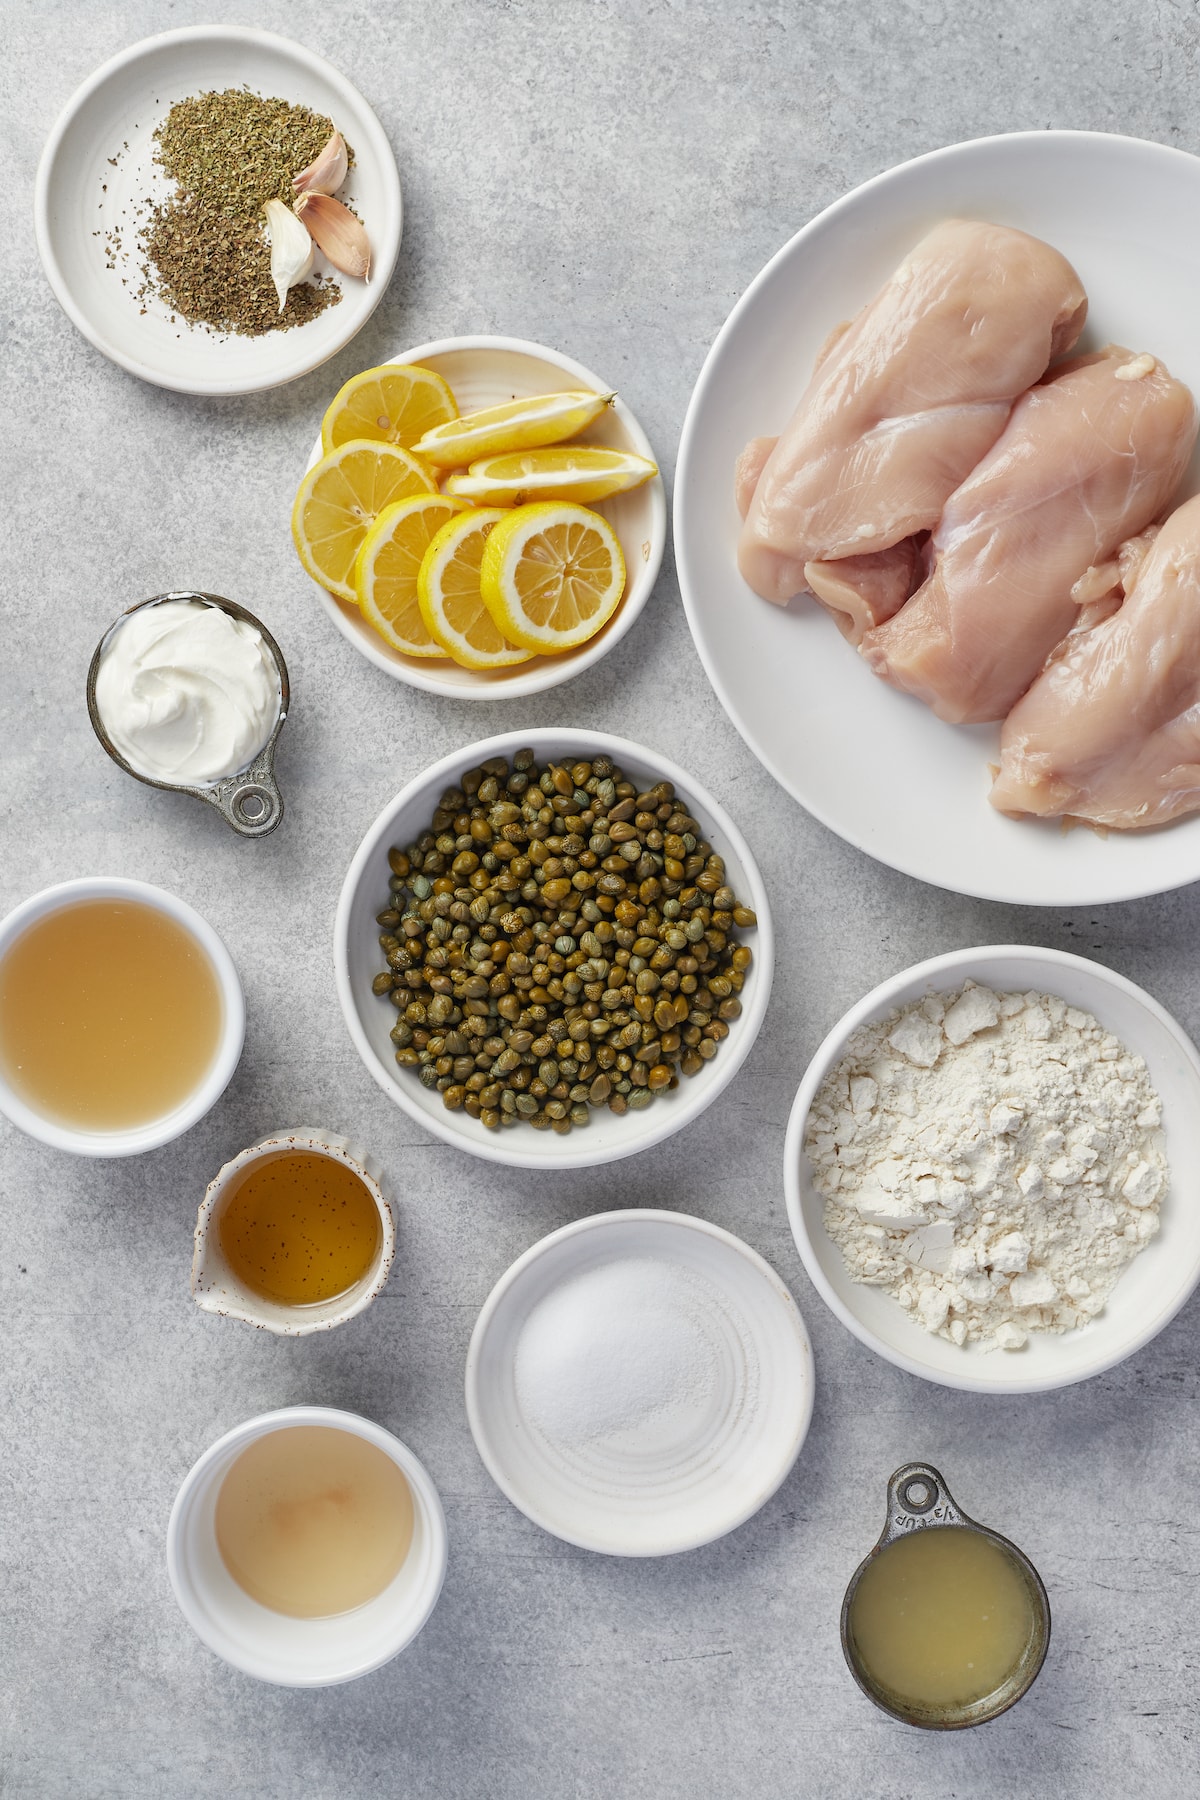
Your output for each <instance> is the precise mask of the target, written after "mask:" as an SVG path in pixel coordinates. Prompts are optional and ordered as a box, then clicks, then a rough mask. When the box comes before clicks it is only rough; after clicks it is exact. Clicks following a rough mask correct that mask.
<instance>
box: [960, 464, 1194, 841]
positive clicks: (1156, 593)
mask: <svg viewBox="0 0 1200 1800" xmlns="http://www.w3.org/2000/svg"><path fill="white" fill-rule="evenodd" d="M1138 548H1139V550H1140V552H1141V553H1142V554H1141V555H1140V556H1135V557H1133V558H1128V557H1127V558H1125V559H1124V560H1125V561H1126V575H1125V588H1126V599H1125V603H1124V605H1123V606H1122V607H1121V609H1120V611H1119V612H1117V613H1115V614H1114V615H1113V616H1112V617H1111V618H1109V619H1107V620H1106V621H1105V622H1104V623H1103V624H1100V625H1097V626H1095V627H1094V628H1093V629H1092V630H1091V631H1087V632H1081V633H1080V634H1079V635H1078V636H1077V637H1076V638H1074V639H1072V640H1069V641H1068V644H1067V647H1066V649H1065V650H1064V652H1063V654H1062V655H1061V656H1060V657H1057V658H1056V659H1055V661H1054V662H1053V663H1051V665H1050V667H1049V668H1048V669H1047V670H1046V671H1045V673H1044V674H1042V675H1040V676H1039V677H1038V679H1037V680H1036V681H1035V682H1034V684H1033V686H1032V687H1031V688H1030V690H1029V692H1028V693H1027V694H1026V695H1025V697H1024V699H1023V700H1020V701H1018V703H1017V705H1016V706H1015V707H1014V708H1013V710H1012V712H1011V713H1010V714H1009V715H1008V718H1007V719H1006V721H1005V724H1004V730H1003V732H1002V734H1001V738H1000V745H1001V753H1000V773H999V775H998V777H997V779H996V783H995V785H994V787H993V788H992V792H991V796H990V798H991V802H992V805H993V806H995V807H997V808H998V809H999V811H1001V812H1006V813H1034V814H1036V815H1038V816H1039V817H1041V818H1054V817H1057V816H1058V815H1059V814H1067V815H1069V816H1070V817H1071V818H1076V819H1087V820H1089V821H1090V822H1091V823H1092V824H1095V825H1107V826H1112V827H1115V828H1117V829H1119V830H1126V831H1128V830H1136V829H1138V828H1139V827H1145V826H1148V825H1165V824H1166V823H1167V821H1168V820H1169V819H1177V818H1178V817H1179V816H1180V814H1181V813H1189V812H1196V811H1197V810H1200V499H1197V500H1189V501H1188V502H1187V504H1186V505H1185V506H1181V507H1180V508H1179V510H1178V511H1177V512H1175V513H1172V515H1171V517H1170V518H1169V519H1168V520H1167V522H1166V524H1165V525H1164V526H1163V528H1162V530H1161V531H1160V532H1159V533H1158V535H1157V537H1156V538H1155V539H1154V541H1153V543H1152V544H1151V545H1150V547H1149V549H1148V550H1147V549H1146V546H1145V544H1144V542H1140V543H1139V546H1138Z"/></svg>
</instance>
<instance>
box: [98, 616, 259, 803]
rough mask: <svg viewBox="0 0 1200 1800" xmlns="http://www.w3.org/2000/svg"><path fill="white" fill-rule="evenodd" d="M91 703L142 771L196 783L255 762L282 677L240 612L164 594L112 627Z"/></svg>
mask: <svg viewBox="0 0 1200 1800" xmlns="http://www.w3.org/2000/svg"><path fill="white" fill-rule="evenodd" d="M96 705H97V707H98V708H99V711H100V717H101V719H102V720H103V722H104V729H105V731H107V733H108V735H109V737H110V739H111V740H112V743H113V745H114V746H115V748H116V749H117V750H119V751H120V753H121V755H122V756H123V757H124V758H125V761H126V762H127V763H129V765H130V767H131V768H134V769H136V770H137V772H138V774H139V775H148V776H149V777H150V778H151V780H153V781H172V782H179V783H181V784H187V785H189V786H196V785H201V784H203V783H205V782H209V781H218V780H220V778H221V777H222V776H223V775H234V774H236V773H237V771H238V770H239V769H244V768H245V767H246V765H247V763H250V762H253V760H254V758H255V757H256V756H257V755H258V753H259V751H260V750H261V749H262V748H263V746H264V744H265V743H266V741H267V739H268V738H269V737H270V735H271V732H272V731H273V730H274V727H275V720H276V717H277V716H278V712H279V676H278V672H277V670H276V667H275V663H274V660H273V658H272V656H271V654H270V652H269V651H268V649H267V647H266V645H265V644H264V643H263V640H262V637H261V636H260V634H259V633H258V632H257V631H255V629H254V627H253V626H252V625H248V624H247V623H246V622H245V620H243V619H235V618H234V617H233V616H232V614H230V613H227V612H225V611H224V610H223V609H222V608H221V607H219V606H209V605H207V604H205V602H204V601H202V600H164V601H162V602H160V604H159V605H157V606H143V607H140V608H139V610H138V611H137V612H133V613H130V614H129V615H128V616H127V618H126V619H125V620H124V622H123V623H122V624H120V625H118V626H117V627H116V629H115V630H114V631H113V632H112V633H111V635H110V636H109V640H108V643H107V644H106V645H105V648H104V653H103V655H102V656H101V658H100V668H99V671H98V673H97V676H96Z"/></svg>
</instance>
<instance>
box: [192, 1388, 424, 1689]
mask: <svg viewBox="0 0 1200 1800" xmlns="http://www.w3.org/2000/svg"><path fill="white" fill-rule="evenodd" d="M297 1425H323V1426H327V1427H330V1428H331V1429H333V1430H338V1431H349V1432H353V1433H354V1435H355V1436H356V1437H361V1438H365V1439H366V1441H367V1442H368V1443H369V1444H374V1445H375V1447H376V1448H377V1449H379V1450H382V1451H383V1452H384V1454H385V1455H386V1456H390V1457H391V1458H392V1460H393V1461H394V1462H395V1463H397V1464H398V1466H399V1468H400V1469H401V1471H402V1472H403V1474H404V1477H405V1479H406V1481H407V1482H408V1485H409V1488H410V1489H411V1491H412V1498H413V1537H412V1545H411V1547H410V1549H409V1552H408V1555H407V1556H406V1557H405V1559H404V1562H403V1564H402V1565H401V1567H400V1569H399V1570H398V1572H397V1574H396V1576H395V1579H394V1580H393V1581H391V1582H389V1584H388V1586H387V1587H386V1588H385V1589H384V1590H383V1592H382V1594H379V1595H377V1596H376V1598H375V1599H374V1600H370V1601H368V1602H367V1604H366V1605H365V1606H359V1607H356V1608H355V1609H354V1610H353V1611H352V1612H348V1613H341V1614H339V1615H337V1616H336V1617H334V1618H328V1619H293V1618H289V1617H288V1616H287V1615H285V1614H284V1613H278V1612H274V1611H272V1609H271V1608H270V1607H267V1606H263V1605H261V1604H260V1603H259V1602H258V1601H257V1600H252V1599H251V1598H250V1595H249V1594H247V1593H246V1591H245V1589H244V1588H241V1587H239V1586H238V1584H237V1582H236V1581H235V1580H234V1579H233V1576H232V1575H231V1574H230V1573H229V1570H228V1569H227V1568H226V1567H225V1564H224V1562H223V1560H222V1557H221V1552H220V1550H219V1549H218V1547H217V1536H216V1529H215V1524H214V1519H215V1514H216V1505H217V1495H218V1493H219V1492H220V1488H221V1483H222V1482H223V1481H224V1479H225V1476H226V1475H227V1474H228V1472H229V1469H230V1467H231V1465H232V1464H233V1462H234V1460H235V1459H236V1458H237V1457H238V1456H239V1455H240V1454H241V1452H242V1451H243V1450H244V1449H245V1448H246V1446H247V1445H248V1444H251V1443H253V1442H254V1441H255V1440H256V1439H257V1438H261V1437H266V1436H267V1435H268V1434H269V1433H270V1432H272V1431H278V1430H280V1429H286V1428H288V1427H294V1426H297ZM167 1573H168V1575H169V1576H170V1578H171V1586H172V1588H173V1589H174V1590H175V1598H176V1600H178V1602H179V1606H180V1610H181V1611H182V1613H183V1616H184V1618H185V1619H186V1620H187V1622H188V1624H189V1625H190V1626H191V1628H192V1630H193V1631H194V1632H195V1633H196V1636H197V1637H198V1638H199V1639H200V1640H201V1642H202V1643H205V1644H207V1645H208V1648H209V1649H210V1650H213V1651H215V1652H216V1654H217V1655H218V1656H220V1657H222V1658H223V1659H224V1660H225V1662H227V1663H231V1664H232V1665H233V1667H234V1668H235V1669H241V1670H242V1671H243V1672H244V1673H245V1674H247V1675H253V1676H254V1677H255V1678H256V1679H257V1680H258V1681H272V1682H275V1683H277V1684H278V1685H279V1686H281V1687H332V1686H334V1685H335V1684H336V1683H338V1682H342V1681H353V1680H355V1679H356V1677H357V1676H359V1675H369V1674H370V1673H371V1670H372V1669H378V1668H379V1667H380V1666H381V1665H382V1664H383V1663H385V1662H390V1661H391V1659H392V1657H393V1656H396V1655H397V1654H398V1653H399V1652H400V1651H401V1650H403V1649H404V1648H405V1647H406V1646H407V1645H408V1644H411V1642H412V1640H413V1639H414V1638H415V1637H416V1635H417V1633H418V1632H419V1631H420V1630H421V1627H422V1626H423V1625H424V1624H425V1622H426V1620H427V1619H428V1618H429V1615H430V1613H431V1612H432V1611H433V1609H434V1607H435V1606H436V1605H437V1599H438V1595H439V1594H440V1593H441V1591H442V1582H443V1580H444V1578H445V1574H446V1520H445V1515H444V1514H443V1512H442V1503H441V1500H440V1499H439V1497H438V1491H437V1489H436V1488H435V1487H434V1485H433V1482H432V1481H431V1480H430V1478H429V1475H428V1474H427V1473H426V1470H425V1468H424V1465H423V1464H422V1463H420V1462H418V1461H417V1458H416V1457H415V1456H414V1455H413V1453H412V1451H411V1450H410V1449H409V1448H408V1446H407V1444H402V1443H401V1442H400V1440H399V1438H395V1437H393V1436H392V1434H391V1432H390V1431H385V1430H384V1429H383V1427H382V1426H381V1425H376V1424H375V1423H374V1422H373V1421H372V1420H371V1419H363V1418H360V1417H359V1415H358V1414H357V1413H348V1412H340V1411H339V1410H338V1409H337V1408H335V1407H332V1406H285V1407H281V1408H280V1409H279V1411H278V1412H269V1413H263V1414H261V1415H260V1416H259V1417H258V1418H256V1419H247V1420H246V1423H245V1424H244V1425H237V1426H235V1427H234V1429H233V1430H232V1431H227V1432H226V1433H225V1436H224V1437H222V1438H218V1439H217V1441H216V1443H215V1444H212V1445H210V1446H209V1448H208V1449H207V1450H206V1451H205V1452H204V1455H203V1456H202V1457H201V1458H200V1460H199V1461H198V1462H197V1463H196V1464H194V1466H193V1467H192V1468H191V1470H190V1471H189V1472H188V1474H187V1476H186V1477H185V1479H184V1482H183V1485H182V1487H181V1488H180V1490H179V1492H178V1494H177V1495H176V1497H175V1504H174V1506H173V1507H172V1508H171V1518H170V1523H169V1524H168V1526H167Z"/></svg>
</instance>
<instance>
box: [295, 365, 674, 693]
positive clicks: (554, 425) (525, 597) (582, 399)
mask: <svg viewBox="0 0 1200 1800" xmlns="http://www.w3.org/2000/svg"><path fill="white" fill-rule="evenodd" d="M666 531H667V508H666V497H665V494H664V492H663V484H662V478H661V476H660V475H659V472H658V468H657V464H656V462H655V459H654V455H653V452H652V451H651V448H650V445H649V442H648V441H647V438H646V434H645V433H644V431H643V430H642V428H641V426H640V425H639V424H638V422H637V420H636V419H635V418H634V416H633V414H632V413H631V412H630V411H629V409H628V407H627V406H625V405H624V403H623V402H622V400H621V398H620V396H619V395H617V394H615V393H614V392H613V390H612V388H611V387H609V386H607V385H606V384H605V383H604V382H602V381H601V380H600V379H599V378H598V377H597V376H595V375H593V374H592V373H591V372H590V371H589V370H588V369H585V368H583V367H582V366H581V365H580V364H578V363H576V362H573V361H572V360H571V359H570V358H569V357H566V356H562V355H560V354H559V352H558V351H556V350H548V349H546V348H544V347H543V346H541V345H539V344H530V343H525V342H523V341H522V340H520V339H517V338H500V337H463V338H447V339H444V340H442V341H440V342H438V343H432V344H421V345H418V346H417V348H415V349H413V350H408V351H406V352H405V353H404V354H403V355H402V356H398V357H396V358H395V359H394V360H393V361H391V362H388V363H384V364H382V365H380V366H378V367H376V368H372V369H365V370H363V371H362V372H361V373H360V374H358V375H355V376H353V377H352V378H351V379H350V380H349V381H347V382H346V383H345V384H344V386H343V387H342V388H341V389H339V391H338V393H337V394H336V395H335V396H334V397H333V400H332V401H331V402H330V405H329V407H328V408H327V410H326V413H325V417H324V419H323V421H322V426H321V435H320V438H319V439H318V441H317V443H316V445H315V446H314V447H313V452H312V455H311V457H310V459H309V463H308V467H307V469H306V471H305V474H304V477H303V479H302V481H301V483H300V487H299V489H298V491H297V494H296V499H295V504H294V506H293V509H292V538H293V541H294V543H295V546H296V551H297V554H298V556H299V558H300V561H301V563H302V564H303V566H304V568H305V570H306V571H307V572H308V574H309V575H310V576H311V577H312V579H313V581H314V582H315V583H316V587H317V593H318V597H319V600H320V603H321V604H322V605H323V606H324V608H325V610H326V611H327V612H328V613H329V615H330V617H331V618H332V619H333V621H334V623H335V624H336V626H337V627H338V629H339V630H340V631H341V632H342V634H343V636H345V637H347V638H349V640H350V641H351V643H353V644H354V646H355V647H356V649H358V650H360V651H361V652H362V654H363V655H364V656H366V657H367V658H368V659H369V660H370V661H371V662H373V663H374V664H375V665H376V667H377V668H380V669H383V670H384V672H385V673H386V674H388V675H391V676H392V677H393V678H394V679H396V680H397V681H406V682H408V683H409V684H410V685H411V686H413V687H420V688H427V689H429V690H431V691H432V692H435V693H448V694H454V695H456V696H458V697H460V698H465V699H472V698H477V699H496V698H498V697H499V696H500V695H505V696H508V695H511V696H512V697H514V698H515V697H517V696H518V695H522V694H535V693H539V692H541V691H542V690H543V689H545V688H551V687H556V686H557V685H558V684H559V683H560V682H563V681H568V680H570V679H571V677H572V676H574V675H578V674H579V673H581V671H582V670H583V669H585V668H588V667H589V666H590V665H591V664H592V663H594V662H597V661H598V660H599V658H600V657H602V656H603V655H605V654H606V652H607V651H608V650H610V649H611V648H612V646H613V645H614V644H616V643H618V642H619V641H620V639H621V638H622V637H624V635H625V633H626V632H627V631H628V630H629V629H630V628H631V626H632V625H633V623H634V621H635V619H636V618H637V616H638V614H639V613H640V612H641V610H642V608H643V606H644V605H645V604H646V601H647V600H648V599H649V596H650V592H651V589H652V588H653V586H654V582H655V578H656V576H657V574H658V569H659V564H660V563H661V561H662V555H663V549H664V546H665V543H666Z"/></svg>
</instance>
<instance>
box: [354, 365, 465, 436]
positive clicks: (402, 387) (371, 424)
mask: <svg viewBox="0 0 1200 1800" xmlns="http://www.w3.org/2000/svg"><path fill="white" fill-rule="evenodd" d="M457 417H458V407H457V405H456V404H455V400H454V395H453V394H452V393H451V392H450V389H449V388H448V387H447V386H446V383H445V382H444V381H443V380H442V378H441V376H440V375H436V374H435V373H434V371H433V370H432V369H422V368H419V367H417V365H416V364H412V363H384V364H383V366H382V367H381V368H378V369H364V370H363V372H362V374H361V375H352V376H351V378H350V380H349V381H348V382H347V383H346V385H345V386H344V387H342V388H339V389H338V391H337V393H336V394H335V395H334V397H333V399H332V401H331V402H330V404H329V407H328V409H327V411H326V413H325V417H324V418H323V419H322V421H321V450H322V453H323V454H324V455H325V456H328V455H329V452H330V451H331V450H336V449H337V447H338V445H339V444H345V443H348V442H349V441H350V439H351V438H356V439H358V440H359V441H360V442H361V441H362V440H363V439H364V438H365V439H369V440H371V441H372V442H374V443H381V444H398V445H399V446H400V448H401V449H402V450H410V449H411V448H412V446H413V445H414V444H415V443H416V441H417V439H418V438H419V437H421V436H422V434H423V433H424V432H426V431H431V430H432V429H433V427H434V426H435V425H444V424H446V423H447V421H448V420H450V419H457Z"/></svg>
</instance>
